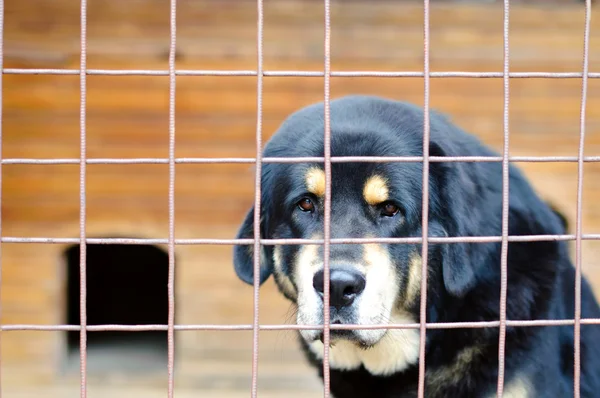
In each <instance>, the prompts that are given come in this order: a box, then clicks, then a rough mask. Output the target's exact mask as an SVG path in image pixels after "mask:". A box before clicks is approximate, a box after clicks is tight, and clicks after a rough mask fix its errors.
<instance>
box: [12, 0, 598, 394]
mask: <svg viewBox="0 0 600 398" xmlns="http://www.w3.org/2000/svg"><path fill="white" fill-rule="evenodd" d="M5 7H6V11H5V12H6V17H5V52H4V66H5V68H61V69H62V68H71V69H77V68H78V67H79V50H80V47H79V45H80V43H79V3H78V2H77V1H67V0H56V1H52V2H48V1H45V0H27V1H17V0H7V1H5ZM168 11H169V6H168V2H167V1H159V0H128V1H127V2H124V1H118V0H94V1H90V2H89V8H88V25H87V28H88V29H87V33H88V58H87V66H88V68H90V69H153V70H154V69H160V70H166V69H167V67H168V48H169V14H168ZM594 14H597V13H596V12H594ZM502 16H503V10H502V5H501V4H480V5H477V4H448V3H445V4H432V8H431V52H430V60H431V69H432V71H459V70H460V71H474V72H475V71H486V72H487V71H496V72H499V71H501V70H502V66H503V47H502V46H503V39H502V27H503V25H502ZM323 17H324V15H323V9H322V4H321V2H312V1H299V0H283V1H282V0H277V1H275V0H268V1H265V30H264V35H265V37H264V66H265V69H266V70H312V71H320V70H322V62H323V42H322V41H323ZM597 17H598V16H597V15H594V17H593V18H592V21H593V26H592V35H591V44H590V70H591V71H594V72H596V71H598V69H599V66H600V37H599V35H600V26H599V25H598V18H597ZM510 18H511V25H510V26H511V28H510V44H511V51H510V57H511V61H510V68H511V70H512V71H520V72H525V71H545V72H579V71H580V70H581V68H582V53H583V41H582V38H583V22H584V13H583V8H582V6H581V5H571V6H567V5H564V6H560V7H559V6H555V5H550V4H545V5H539V4H537V5H530V6H524V5H514V6H513V7H511V14H510ZM422 32H423V10H422V5H420V4H419V3H418V2H417V3H414V2H408V3H403V2H368V3H367V2H349V3H344V2H341V1H335V2H334V3H333V8H332V56H333V58H332V67H333V70H335V71H341V70H345V71H350V70H383V71H399V70H402V71H421V70H422V68H423V33H422ZM255 41H256V5H255V3H254V2H252V1H248V2H246V1H238V2H234V1H217V0H196V1H192V0H185V1H180V2H179V6H178V14H177V51H178V57H177V68H178V69H214V70H253V69H255V68H256V43H255ZM3 81H4V90H3V104H4V108H3V109H4V111H3V119H2V128H3V134H2V135H3V137H2V139H3V142H2V156H3V157H4V158H46V159H47V158H78V157H79V149H80V142H79V134H80V124H79V100H80V92H79V89H80V85H79V84H80V83H79V77H78V76H58V75H53V76H47V75H14V74H8V75H4V80H3ZM168 89H169V80H168V77H165V76H159V77H151V76H97V75H90V76H88V78H87V118H86V129H87V154H88V157H90V158H121V157H124V158H129V157H163V158H164V157H167V155H168ZM331 93H332V96H333V97H338V96H341V95H344V94H350V93H370V94H378V95H383V96H387V97H392V98H398V99H404V100H408V101H412V102H415V103H418V104H422V102H423V79H422V78H372V77H364V78H362V77H353V78H341V77H336V78H333V79H332V82H331ZM322 96H323V80H322V78H315V77H266V78H265V79H264V96H263V99H264V108H263V111H264V112H263V115H264V116H263V130H262V133H263V137H264V139H267V138H268V137H270V135H271V134H272V133H273V132H274V130H275V129H276V128H277V127H278V125H279V123H281V121H282V120H283V119H284V118H285V116H286V115H287V114H288V113H290V112H292V111H293V110H295V109H297V108H299V107H301V106H304V105H307V104H309V103H312V102H314V101H318V100H320V99H321V98H322ZM580 96H581V79H575V78H573V79H513V80H511V83H510V133H511V139H510V150H511V154H512V155H535V156H546V155H565V156H575V155H576V154H577V144H578V139H579V111H580ZM256 105H257V104H256V78H255V77H252V76H248V77H225V76H220V77H198V76H195V77H193V76H192V77H190V76H180V77H178V78H177V93H176V131H177V133H176V156H177V157H237V156H244V157H252V156H254V153H255V147H254V143H255V136H254V134H255V131H256ZM431 105H432V106H433V107H435V108H437V109H439V110H441V111H443V112H446V113H448V114H450V115H451V116H452V118H453V119H454V120H455V121H456V122H457V123H458V124H460V125H461V126H462V127H464V128H465V129H467V130H469V131H471V132H473V133H475V134H477V135H478V136H480V137H481V138H482V139H483V140H484V141H485V142H487V143H489V144H490V145H492V146H494V147H495V148H496V149H498V150H500V149H501V145H502V138H503V137H502V133H503V127H502V126H503V124H502V123H503V82H502V79H492V78H487V79H470V78H433V79H432V80H431ZM599 127H600V82H599V81H598V80H596V79H590V82H589V91H588V106H587V122H586V129H587V136H586V141H585V144H586V150H585V153H586V155H589V156H592V155H595V156H598V155H600V135H599V133H598V128H599ZM522 167H523V169H524V170H525V171H526V173H527V175H528V176H529V177H531V179H532V181H533V183H534V185H535V186H536V188H537V189H538V190H539V191H540V193H541V194H542V195H543V196H544V197H546V198H548V199H549V200H551V201H553V202H554V203H555V204H556V205H558V206H559V207H560V208H561V209H562V210H563V211H564V212H565V213H566V214H567V216H568V217H569V219H570V220H571V222H572V223H574V219H575V218H574V217H575V210H576V188H577V185H576V182H577V180H576V177H577V167H576V164H574V163H528V164H522ZM2 177H3V178H2V234H3V236H19V237H24V236H38V237H41V236H49V237H77V236H78V235H79V226H78V225H79V224H78V222H79V168H78V166H77V165H44V166H40V165H5V166H3V168H2ZM86 181H87V231H88V234H89V236H92V237H103V236H134V237H152V238H156V237H163V238H164V237H166V236H167V232H168V229H167V221H168V201H167V196H168V166H167V165H127V166H123V165H89V166H88V169H87V179H86ZM583 193H584V203H583V211H584V214H583V216H584V225H583V227H584V232H585V233H598V232H599V231H600V207H598V206H597V205H596V203H597V202H598V200H599V199H600V165H599V164H598V163H588V164H586V166H585V185H584V188H583ZM175 194H176V200H175V202H176V212H175V213H176V214H175V218H176V236H177V238H232V237H233V236H234V234H235V232H236V229H237V226H238V223H239V222H240V220H241V219H242V217H243V216H244V214H245V212H246V211H247V209H248V208H249V206H250V204H251V202H252V198H253V171H252V167H250V165H178V166H177V167H176V186H175ZM64 249H65V246H63V245H43V244H30V245H24V244H3V245H2V293H1V299H2V323H4V324H15V323H34V324H37V323H41V324H56V323H61V322H63V321H64V319H63V316H64V278H63V276H62V275H63V274H64V269H63V268H64V264H63V263H62V260H61V253H62V251H63V250H64ZM177 255H178V263H177V274H176V279H177V300H178V305H177V322H178V323H184V324H201V323H213V324H219V323H221V324H222V323H226V324H235V323H250V322H251V319H252V302H251V297H252V289H251V287H249V286H245V285H243V284H242V283H241V282H240V281H238V280H237V278H236V277H235V275H234V272H233V270H232V265H231V247H228V246H182V247H178V248H177ZM598 255H600V243H598V242H585V243H584V257H583V261H584V267H585V273H586V274H587V275H588V276H590V278H591V279H592V282H593V284H594V286H595V288H596V291H598V292H599V293H600V268H599V267H598V266H597V265H596V259H597V257H598ZM261 300H262V301H261V322H264V323H281V322H285V321H288V320H289V316H290V314H289V312H288V309H289V307H288V305H287V303H286V302H285V301H284V300H283V299H281V298H280V297H279V296H278V295H277V294H276V293H275V289H274V288H273V285H272V282H269V283H267V284H266V285H265V287H264V288H263V290H262V293H261ZM61 336H62V334H61V333H59V332H5V333H2V336H1V338H2V372H3V375H4V377H3V381H4V389H5V390H6V389H10V388H15V390H9V391H14V392H15V393H16V392H17V391H24V390H23V389H24V388H25V387H24V385H29V386H35V385H44V383H49V385H51V386H55V387H56V386H71V387H72V389H71V390H69V391H70V392H69V393H66V392H65V391H62V393H61V394H63V395H61V396H76V394H78V390H77V388H76V387H75V386H76V384H77V383H78V375H77V374H74V375H71V376H69V377H65V376H59V375H58V374H57V370H56V369H57V364H58V363H59V361H60V359H61V356H60V354H61V352H62V350H63V347H62V338H61ZM178 336H179V340H178V344H180V343H181V344H180V345H179V347H180V349H178V354H177V355H178V359H179V362H178V368H177V387H178V388H182V389H184V390H186V389H187V390H189V391H194V389H198V388H199V389H205V390H206V391H205V393H206V394H208V395H207V396H225V395H224V394H225V391H238V392H239V394H246V392H245V391H247V390H244V389H246V388H248V386H249V381H250V379H249V378H250V376H249V371H250V359H251V353H250V348H251V339H252V336H251V333H249V332H227V333H218V332H181V333H179V334H178ZM181 347H184V348H181ZM263 355H264V356H263ZM165 369H166V368H165ZM260 371H261V372H262V373H261V374H262V375H261V385H260V388H261V391H264V394H267V395H268V394H270V393H272V394H274V395H273V396H281V395H278V394H281V391H284V390H285V391H286V394H289V391H290V390H297V391H299V396H300V395H301V396H308V395H310V394H315V395H314V396H319V393H320V390H319V389H318V383H316V384H315V378H314V375H313V372H311V371H308V370H306V367H305V366H304V364H303V362H302V361H301V360H299V359H298V355H297V351H296V346H295V343H294V338H293V335H292V334H291V333H290V332H287V333H283V332H281V333H276V332H263V333H261V367H260ZM90 377H91V380H92V382H94V380H96V379H94V378H93V375H92V376H90ZM151 378H152V381H148V380H146V379H144V378H139V379H136V378H129V379H127V380H126V381H124V382H119V381H114V380H113V381H112V383H116V384H117V385H121V384H126V385H129V386H132V385H135V386H138V387H139V388H142V387H144V388H148V390H146V391H145V393H144V394H145V395H144V396H150V395H149V394H151V392H152V391H154V390H152V389H153V388H155V387H160V388H165V385H166V384H165V383H166V371H165V372H163V373H160V374H159V375H158V376H157V375H152V377H151ZM34 379H35V380H36V382H35V383H34V382H32V380H34ZM157 380H158V381H157ZM96 382H97V385H95V386H94V387H91V388H95V389H96V390H95V391H97V393H98V394H101V392H102V391H105V390H103V389H102V387H100V386H101V385H102V386H104V388H106V387H107V386H108V385H109V384H110V383H106V381H105V380H102V379H97V380H96ZM125 391H127V390H125ZM278 391H279V392H278ZM121 393H123V394H125V395H123V396H130V395H131V394H133V393H132V392H131V391H129V392H123V391H122V390H121ZM65 394H66V395H65ZM69 394H72V395H69ZM107 394H108V393H107ZM116 394H117V393H116V392H115V391H112V392H111V393H110V394H108V395H110V396H111V397H115V396H117V395H116ZM127 394H130V395H127ZM134 395H135V394H134ZM15 396H20V395H15ZM32 396H33V395H32ZM232 396H233V395H232ZM240 396H241V395H240ZM244 396H245V395H244ZM286 396H288V395H286Z"/></svg>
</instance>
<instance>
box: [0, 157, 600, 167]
mask: <svg viewBox="0 0 600 398" xmlns="http://www.w3.org/2000/svg"><path fill="white" fill-rule="evenodd" d="M428 160H429V162H435V163H444V162H448V163H450V162H453V163H454V162H465V163H479V162H486V163H494V162H498V163H499V162H502V160H503V157H502V156H448V157H443V156H430V157H429V158H428ZM508 160H509V162H511V163H517V162H521V163H558V162H562V163H577V162H579V158H578V157H577V156H512V157H509V158H508ZM323 161H324V158H322V157H289V158H269V157H263V158H262V159H261V163H305V162H323ZM583 161H584V162H586V163H595V162H600V156H585V157H583ZM79 162H80V160H79V159H31V158H29V159H26V158H8V159H2V160H1V162H0V163H1V164H3V165H4V164H26V165H62V164H79ZM86 162H87V164H168V163H169V159H168V158H129V159H126V158H88V159H86ZM349 162H365V163H366V162H369V163H421V162H423V157H422V156H402V157H398V156H332V157H331V163H349ZM222 163H236V164H239V163H249V164H254V163H256V158H175V164H222Z"/></svg>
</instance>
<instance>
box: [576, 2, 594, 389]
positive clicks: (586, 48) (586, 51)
mask: <svg viewBox="0 0 600 398" xmlns="http://www.w3.org/2000/svg"><path fill="white" fill-rule="evenodd" d="M591 7H592V3H591V1H590V0H586V2H585V25H584V34H583V65H582V69H583V71H582V81H581V111H580V122H579V123H580V124H579V151H578V155H577V156H578V158H579V160H578V162H577V220H576V223H575V313H574V318H575V319H574V340H575V341H574V346H575V347H574V351H575V352H574V374H573V389H574V391H575V394H574V396H575V398H579V397H580V394H581V391H580V390H581V388H580V387H581V240H582V226H581V224H582V217H583V215H582V213H583V209H582V203H583V154H584V152H585V151H584V144H585V116H586V105H587V89H588V77H587V74H586V73H587V72H588V70H589V62H590V61H589V60H590V23H591Z"/></svg>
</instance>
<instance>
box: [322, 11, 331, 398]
mask: <svg viewBox="0 0 600 398" xmlns="http://www.w3.org/2000/svg"><path fill="white" fill-rule="evenodd" d="M324 5H325V10H324V11H325V21H324V22H325V32H324V33H325V34H324V40H323V43H324V49H323V96H324V100H323V106H324V109H323V118H324V125H325V128H324V131H323V157H324V162H325V167H324V169H325V170H324V173H325V198H324V199H325V200H324V208H325V209H324V214H323V240H324V242H323V285H324V286H323V396H324V398H329V396H330V393H331V391H330V390H331V380H330V371H329V348H330V347H329V345H330V326H331V325H330V323H329V322H330V314H329V310H330V308H329V301H330V289H329V288H330V286H329V273H330V270H329V254H330V251H331V247H330V244H331V109H330V108H331V107H330V101H331V98H330V97H331V1H330V0H325V3H324Z"/></svg>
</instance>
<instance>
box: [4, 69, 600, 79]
mask: <svg viewBox="0 0 600 398" xmlns="http://www.w3.org/2000/svg"><path fill="white" fill-rule="evenodd" d="M3 73H4V74H6V75H78V74H79V73H80V72H79V70H78V69H42V68H5V69H4V71H3ZM86 73H87V74H88V75H103V76H169V71H166V70H152V69H87V70H86ZM175 74H176V75H177V76H256V75H257V74H258V71H255V70H205V69H198V70H182V69H179V70H176V71H175ZM262 75H263V76H267V77H271V76H272V77H323V76H324V72H321V71H301V70H289V71H283V70H282V71H263V73H262ZM587 75H588V77H589V78H590V79H598V78H600V72H588V74H587ZM330 76H331V77H378V78H380V77H384V78H396V77H423V76H424V74H423V72H419V71H414V72H411V71H397V72H382V71H337V72H333V71H332V72H331V75H330ZM582 76H583V75H582V73H581V72H511V73H510V74H509V77H510V78H514V79H525V78H527V79H578V78H581V77H582ZM429 77H432V78H449V77H474V78H484V79H485V78H504V72H468V71H444V72H430V73H429Z"/></svg>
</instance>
